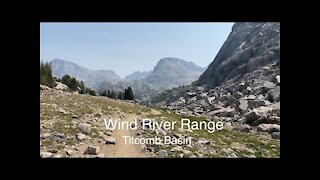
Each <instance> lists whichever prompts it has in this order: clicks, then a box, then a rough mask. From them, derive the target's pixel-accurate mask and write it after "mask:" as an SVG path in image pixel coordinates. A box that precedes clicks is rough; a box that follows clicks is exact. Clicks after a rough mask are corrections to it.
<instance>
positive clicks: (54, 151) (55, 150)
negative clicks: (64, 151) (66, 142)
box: [48, 147, 58, 153]
mask: <svg viewBox="0 0 320 180" xmlns="http://www.w3.org/2000/svg"><path fill="white" fill-rule="evenodd" d="M48 152H51V153H57V152H58V149H57V148H53V147H51V148H49V149H48Z"/></svg>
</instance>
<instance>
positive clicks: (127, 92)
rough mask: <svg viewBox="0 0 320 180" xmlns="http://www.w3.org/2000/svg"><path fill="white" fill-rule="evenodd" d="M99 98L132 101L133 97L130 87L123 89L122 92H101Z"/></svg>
mask: <svg viewBox="0 0 320 180" xmlns="http://www.w3.org/2000/svg"><path fill="white" fill-rule="evenodd" d="M99 95H100V96H105V97H108V98H111V99H121V100H134V96H133V91H132V88H131V87H128V88H125V89H124V92H121V91H118V92H116V91H114V90H112V91H110V90H109V89H108V90H103V91H101V92H100V94H99Z"/></svg>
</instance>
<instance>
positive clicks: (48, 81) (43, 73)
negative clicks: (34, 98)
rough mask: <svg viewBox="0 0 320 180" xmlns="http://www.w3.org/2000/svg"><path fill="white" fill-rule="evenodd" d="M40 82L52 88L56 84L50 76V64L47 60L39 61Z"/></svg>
mask: <svg viewBox="0 0 320 180" xmlns="http://www.w3.org/2000/svg"><path fill="white" fill-rule="evenodd" d="M40 84H42V85H45V86H48V87H50V88H53V87H55V86H56V83H55V81H54V78H53V76H52V70H51V64H50V63H49V62H43V61H41V62H40Z"/></svg>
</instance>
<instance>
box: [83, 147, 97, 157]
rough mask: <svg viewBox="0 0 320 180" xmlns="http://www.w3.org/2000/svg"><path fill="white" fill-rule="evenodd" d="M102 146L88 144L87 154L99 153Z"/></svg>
mask: <svg viewBox="0 0 320 180" xmlns="http://www.w3.org/2000/svg"><path fill="white" fill-rule="evenodd" d="M99 150H100V148H99V147H97V146H88V148H87V150H86V151H85V154H91V155H97V154H99Z"/></svg>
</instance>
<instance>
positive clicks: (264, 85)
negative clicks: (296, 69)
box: [263, 81, 276, 89]
mask: <svg viewBox="0 0 320 180" xmlns="http://www.w3.org/2000/svg"><path fill="white" fill-rule="evenodd" d="M263 87H265V88H267V89H272V88H274V87H276V84H275V83H273V82H270V81H265V82H264V83H263Z"/></svg>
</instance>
